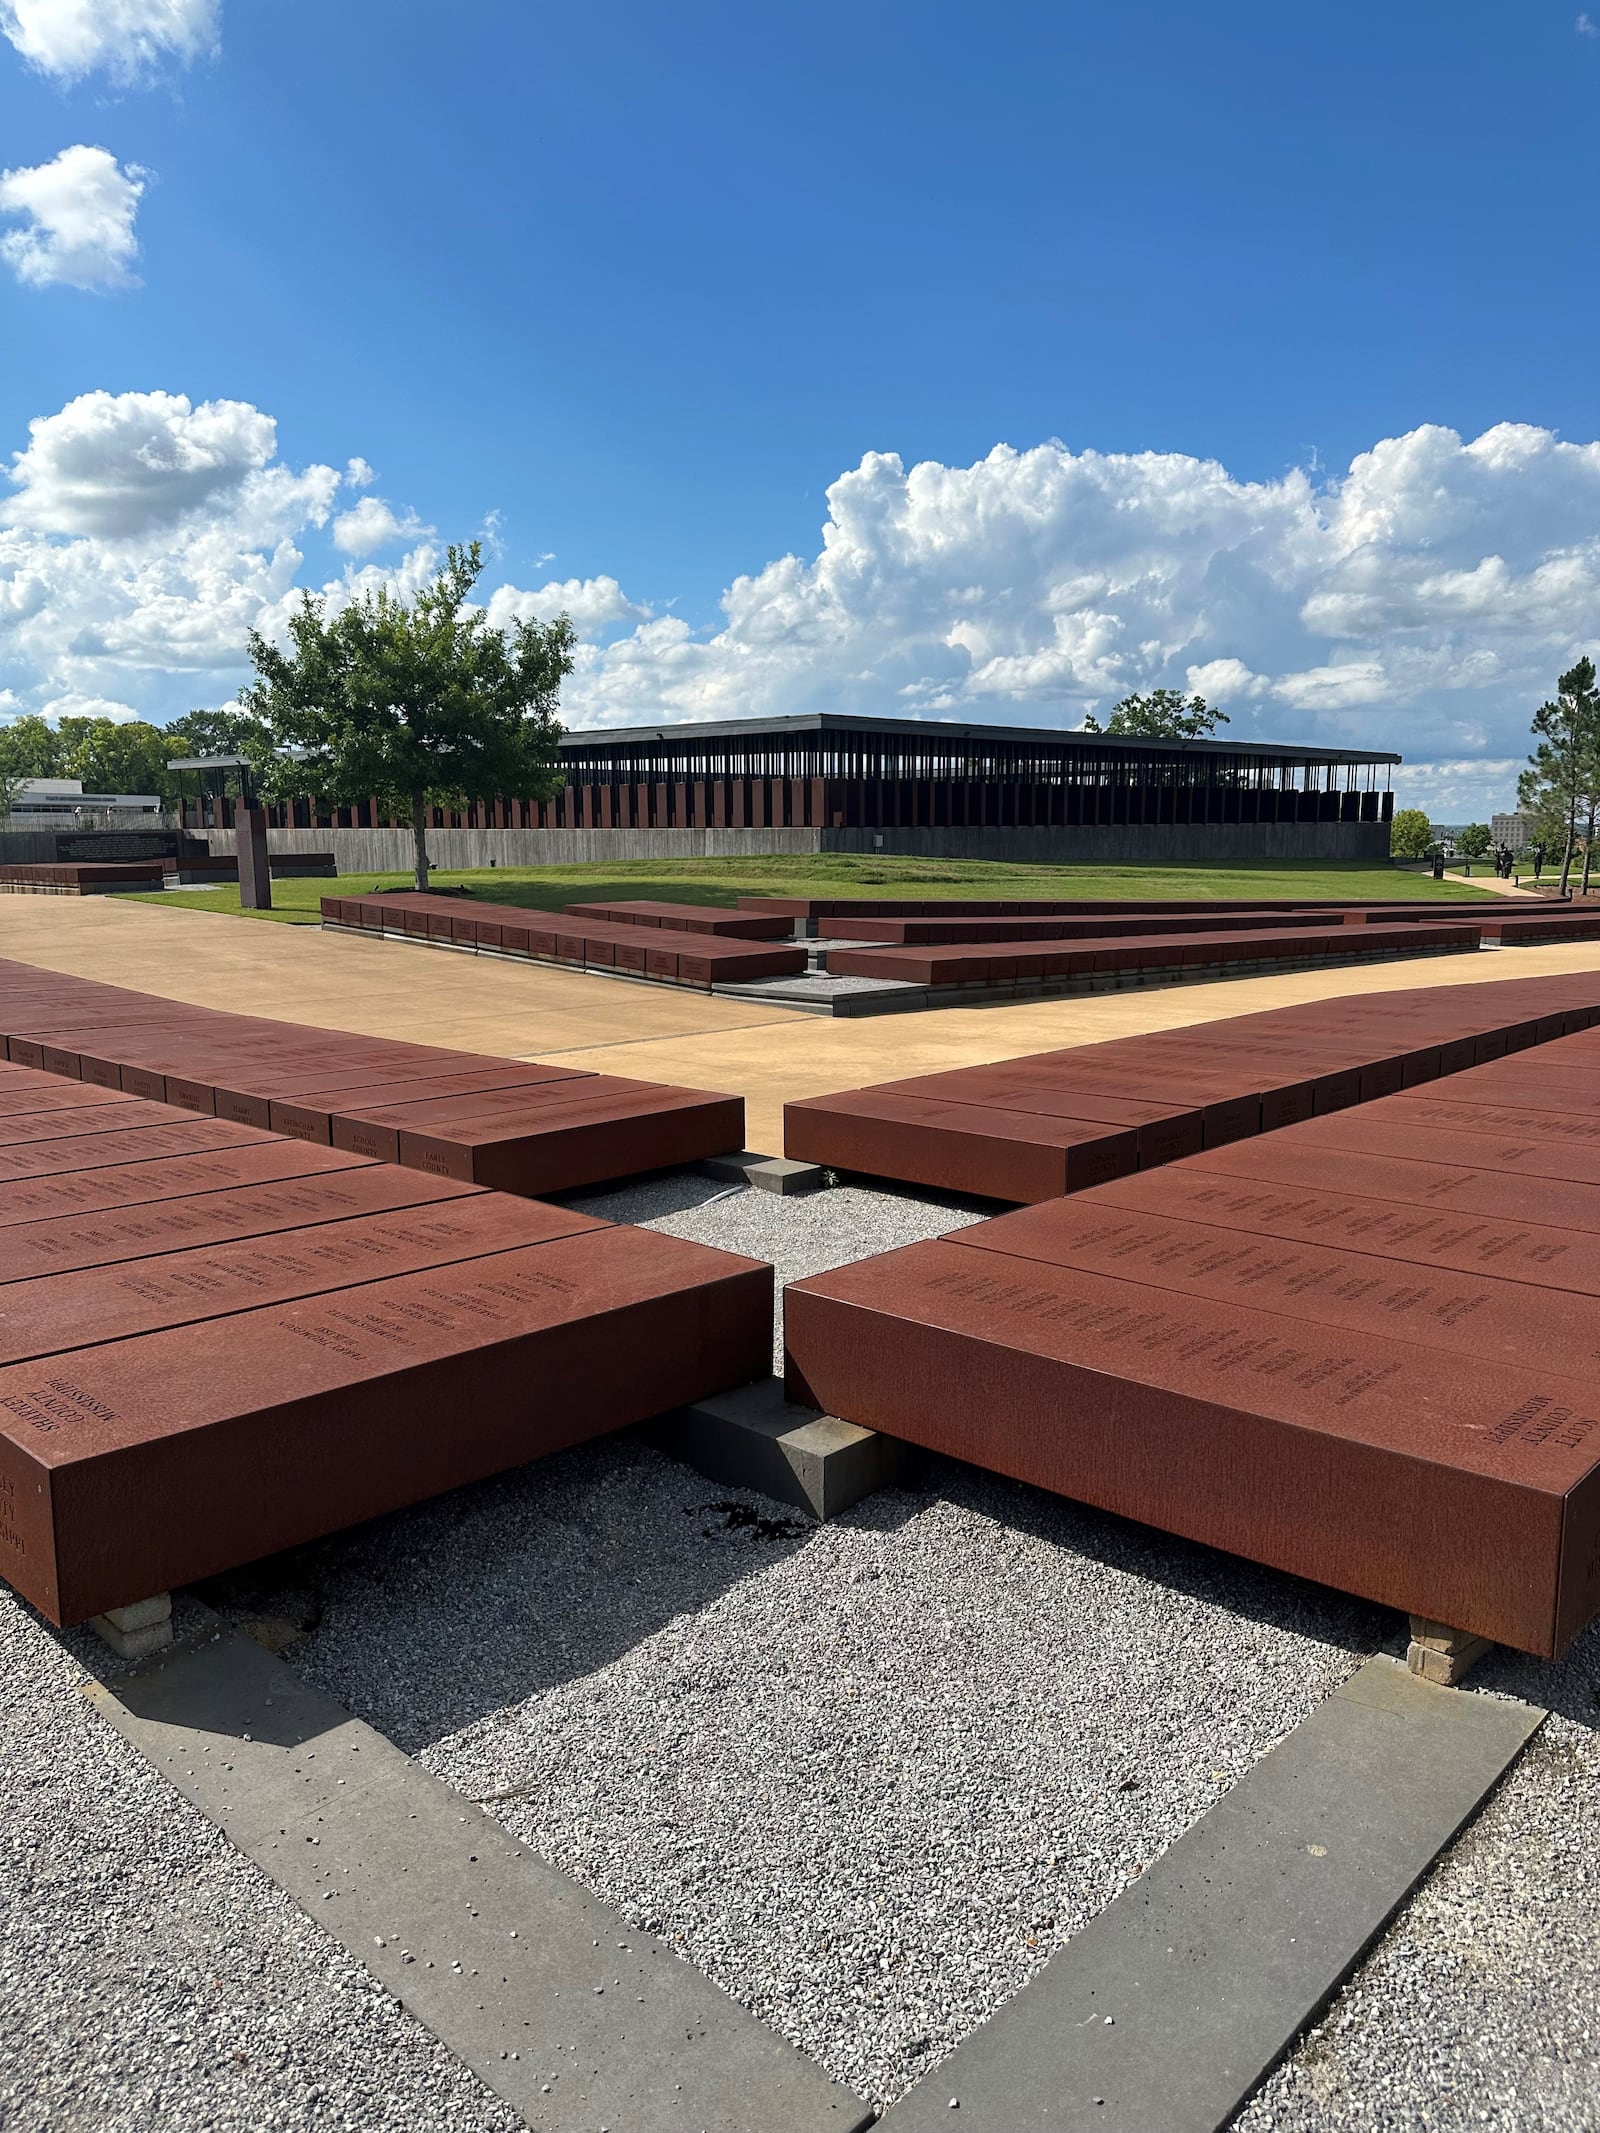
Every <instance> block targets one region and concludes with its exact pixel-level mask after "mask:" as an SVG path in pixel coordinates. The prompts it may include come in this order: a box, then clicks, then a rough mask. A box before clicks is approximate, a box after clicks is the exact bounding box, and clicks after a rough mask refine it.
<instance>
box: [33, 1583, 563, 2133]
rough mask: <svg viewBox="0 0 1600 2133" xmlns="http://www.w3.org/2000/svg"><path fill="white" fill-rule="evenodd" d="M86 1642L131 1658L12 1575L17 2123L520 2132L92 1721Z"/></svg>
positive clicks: (154, 2129)
mask: <svg viewBox="0 0 1600 2133" xmlns="http://www.w3.org/2000/svg"><path fill="white" fill-rule="evenodd" d="M95 1652H99V1654H100V1658H101V1659H103V1660H104V1662H105V1663H104V1665H103V1666H102V1665H101V1664H100V1663H99V1660H97V1659H95V1658H94V1657H93V1654H94V1653H95ZM79 1653H84V1654H88V1655H90V1657H91V1664H93V1665H94V1667H95V1670H96V1671H97V1672H101V1673H106V1672H112V1671H115V1670H116V1662H115V1661H114V1660H112V1659H111V1658H110V1655H109V1654H108V1653H105V1652H104V1650H103V1647H99V1646H97V1645H96V1644H95V1642H94V1640H93V1639H92V1638H91V1637H89V1636H88V1634H87V1633H83V1634H82V1635H81V1636H74V1637H72V1638H69V1639H68V1640H66V1642H65V1644H63V1642H62V1641H61V1640H60V1639H58V1638H57V1637H56V1636H55V1635H53V1634H52V1633H51V1632H49V1631H48V1630H47V1629H46V1628H45V1627H44V1626H43V1624H42V1623H40V1621H39V1620H38V1618H37V1617H36V1616H35V1615H34V1614H33V1613H32V1611H31V1610H30V1609H28V1608H27V1607H25V1606H24V1605H23V1604H22V1602H21V1601H19V1600H17V1599H15V1598H14V1597H13V1596H12V1595H11V1594H10V1593H9V1592H7V1591H5V1590H4V1589H0V1675H3V1677H4V1680H5V1694H4V1697H3V1698H0V2126H4V2127H5V2129H6V2133H45V2129H46V2128H48V2129H50V2133H64V2129H69V2128H70V2129H74V2133H76V2129H80V2128H81V2129H83V2133H175V2129H179V2128H183V2129H188V2133H201V2129H204V2133H278V2129H281V2133H304V2129H306V2128H308V2127H315V2128H317V2129H318V2133H330V2129H334V2133H419V2129H421V2128H428V2129H430V2133H431V2129H433V2128H436V2127H437V2128H444V2127H458V2128H461V2129H462V2133H510V2129H512V2128H514V2127H520V2126H521V2124H522V2120H521V2119H520V2118H519V2117H518V2116H517V2115H516V2114H515V2113H514V2112H511V2111H508V2110H507V2109H506V2108H505V2107H504V2106H503V2105H502V2104H501V2103H500V2102H499V2101H498V2099H497V2098H495V2097H494V2096H493V2095H491V2094H490V2093H489V2091H488V2090H486V2089H485V2088H483V2087H482V2086H481V2085H480V2084H479V2082H478V2081H477V2080H476V2079H475V2078H474V2077H473V2076H472V2075H471V2074H470V2073H469V2072H468V2071H467V2069H466V2068H465V2067H464V2066H463V2065H462V2064H461V2062H460V2061H459V2060H458V2059H456V2058H455V2057H454V2056H453V2054H451V2053H450V2052H448V2051H447V2050H445V2048H444V2047H443V2046H442V2045H440V2044H438V2043H436V2042H435V2041H434V2039H433V2038H432V2037H430V2036H429V2035H428V2033H427V2031H426V2030H424V2029H423V2028H422V2027H421V2026H420V2025H419V2024H418V2023H416V2022H414V2021H413V2020H412V2019H411V2018H410V2016H409V2015H407V2014H405V2013H403V2012H402V2010H401V2009H400V2007H399V2006H398V2004H397V2003H396V2002H395V2001H394V2000H392V1999H391V1998H390V1997H389V1995H388V1994H387V1993H386V1992H384V1991H383V1989H382V1988H381V1987H380V1986H379V1985H378V1984H377V1982H376V1980H375V1979H374V1978H373V1977H372V1976H371V1975H370V1973H369V1972H367V1971H366V1970H365V1969H363V1968H362V1966H361V1965H360V1964H359V1963H356V1962H353V1961H352V1960H351V1959H350V1957H349V1956H348V1955H346V1954H345V1953H344V1951H343V1950H342V1949H340V1948H338V1947H337V1946H336V1945H335V1944H334V1943H333V1942H332V1941H331V1940H329V1939H327V1938H325V1936H324V1935H323V1934H322V1933H320V1932H319V1931H318V1930H317V1928H316V1927H315V1926H313V1925H312V1924H311V1922H310V1921H309V1919H307V1918H306V1917H304V1916H303V1914H302V1913H301V1912H300V1911H299V1909H298V1908H297V1907H296V1906H295V1905H294V1904H293V1903H291V1902H290V1900H289V1898H288V1897H287V1896H285V1895H283V1894H282V1893H281V1892H280V1891H279V1890H278V1889H277V1888H275V1887H274V1886H273V1884H272V1883H271V1882H270V1881H269V1880H268V1879H267V1877H266V1876H265V1875H264V1874H262V1873H261V1872H260V1871H259V1870H258V1869H257V1868H256V1867H255V1866H253V1865H252V1864H251V1862H250V1861H249V1860H248V1859H246V1858H245V1857H244V1855H243V1854H242V1853H241V1852H237V1851H235V1850H234V1848H233V1847H232V1845H230V1844H229V1843H228V1842H227V1841H226V1839H225V1838H224V1837H223V1836H222V1834H221V1833H220V1831H218V1830H217V1829H216V1828H214V1827H213V1825H212V1824H211V1823H210V1822H208V1821H207V1820H206V1819H205V1817H204V1816H203V1815H201V1814H200V1813H199V1811H198V1810H197V1809H195V1808H193V1807H191V1806H189V1805H188V1803H187V1802H186V1801H184V1800H182V1799H181V1798H180V1797H179V1796H178V1794H177V1793H176V1792H174V1791H173V1790H172V1788H171V1787H170V1786H169V1785H168V1784H167V1783H166V1781H165V1780H164V1779H163V1778H160V1777H158V1776H157V1775H156V1773H155V1771H154V1770H153V1769H152V1768H151V1767H150V1765H149V1764H148V1763H147V1762H146V1761H145V1759H144V1758H143V1756H141V1755H140V1754H139V1753H138V1751H137V1750H136V1749H134V1748H133V1747H131V1746H130V1745H129V1744H128V1743H127V1742H126V1741H124V1740H123V1739H122V1738H121V1736H120V1735H119V1734H116V1733H114V1732H113V1731H112V1730H111V1728H110V1727H109V1726H108V1725H107V1724H106V1723H105V1722H104V1720H103V1719H101V1718H100V1717H99V1716H98V1715H97V1714H96V1713H95V1711H94V1710H93V1709H92V1707H91V1706H90V1705H89V1704H88V1703H87V1702H86V1701H85V1700H84V1698H83V1697H82V1696H81V1695H80V1694H79V1693H78V1686H79V1683H80V1682H82V1681H83V1680H85V1679H86V1678H87V1675H86V1670H85V1668H84V1666H83V1665H82V1664H81V1663H80V1659H79V1656H78V1655H79Z"/></svg>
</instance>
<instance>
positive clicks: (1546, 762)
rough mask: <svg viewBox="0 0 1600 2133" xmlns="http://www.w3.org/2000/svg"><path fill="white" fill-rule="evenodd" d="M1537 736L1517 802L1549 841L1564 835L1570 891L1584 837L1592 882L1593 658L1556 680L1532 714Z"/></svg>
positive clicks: (1597, 696)
mask: <svg viewBox="0 0 1600 2133" xmlns="http://www.w3.org/2000/svg"><path fill="white" fill-rule="evenodd" d="M1533 735H1534V747H1533V750H1532V753H1531V754H1530V755H1529V757H1528V767H1527V769H1526V770H1525V771H1524V772H1523V773H1522V775H1521V777H1519V778H1518V780H1517V805H1518V807H1519V808H1521V809H1522V810H1523V811H1524V813H1526V814H1530V815H1533V816H1534V817H1535V818H1536V819H1537V820H1538V822H1539V823H1540V825H1541V832H1542V834H1544V835H1546V836H1547V837H1548V841H1549V842H1551V843H1555V842H1557V841H1558V840H1559V842H1560V844H1561V848H1562V849H1561V893H1562V894H1563V895H1565V894H1566V891H1567V883H1568V881H1569V879H1570V878H1571V874H1572V854H1573V851H1574V849H1575V848H1576V846H1577V844H1578V842H1579V840H1580V838H1581V840H1582V842H1583V845H1584V867H1583V879H1584V886H1585V888H1587V886H1588V881H1589V857H1588V854H1589V849H1590V847H1591V846H1592V845H1593V843H1594V831H1595V816H1596V812H1597V810H1600V689H1597V688H1596V686H1595V670H1594V661H1593V660H1592V659H1580V660H1579V661H1578V663H1577V665H1576V666H1572V667H1569V668H1568V669H1567V671H1566V673H1565V674H1563V675H1562V676H1561V678H1560V679H1559V680H1558V681H1557V683H1556V693H1555V695H1554V696H1553V697H1552V698H1551V699H1550V701H1549V702H1547V703H1543V704H1541V705H1540V706H1539V708H1538V710H1537V711H1536V712H1535V713H1534V714H1533ZM1545 825H1548V830H1546V829H1545Z"/></svg>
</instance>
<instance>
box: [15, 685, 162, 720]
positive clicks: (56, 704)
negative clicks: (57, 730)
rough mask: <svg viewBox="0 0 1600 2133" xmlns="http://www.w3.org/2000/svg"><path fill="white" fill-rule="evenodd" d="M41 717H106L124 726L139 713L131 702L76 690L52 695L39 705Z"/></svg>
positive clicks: (53, 718)
mask: <svg viewBox="0 0 1600 2133" xmlns="http://www.w3.org/2000/svg"><path fill="white" fill-rule="evenodd" d="M39 715H40V717H41V718H48V719H50V720H51V721H54V720H56V719H58V718H108V719H110V720H111V722H112V724H113V725H116V726H125V725H127V724H128V722H129V720H130V719H136V718H137V717H138V716H139V714H138V712H137V711H135V710H134V708H133V706H132V705H131V704H121V703H118V702H117V700H116V698H115V697H114V696H82V695H79V694H78V692H77V691H76V690H73V691H71V692H69V693H68V694H67V695H66V696H53V697H51V699H50V701H49V702H48V703H44V704H41V705H40V706H39Z"/></svg>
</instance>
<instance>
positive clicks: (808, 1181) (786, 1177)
mask: <svg viewBox="0 0 1600 2133" xmlns="http://www.w3.org/2000/svg"><path fill="white" fill-rule="evenodd" d="M695 1168H696V1169H697V1170H698V1171H699V1172H700V1174H701V1176H702V1177H707V1178H719V1179H723V1180H725V1181H726V1182H727V1183H728V1184H730V1185H753V1186H754V1187H755V1188H756V1190H757V1191H758V1192H776V1193H783V1194H785V1195H788V1194H793V1193H800V1192H817V1191H819V1190H820V1189H821V1187H822V1184H823V1169H822V1165H821V1164H820V1163H796V1162H793V1161H791V1160H790V1158H789V1157H788V1156H784V1155H756V1154H754V1153H753V1152H752V1151H751V1150H750V1149H748V1148H741V1149H740V1150H739V1151H738V1152H737V1153H736V1154H733V1155H713V1156H708V1157H707V1158H706V1160H705V1161H704V1162H703V1163H697V1164H696V1165H695Z"/></svg>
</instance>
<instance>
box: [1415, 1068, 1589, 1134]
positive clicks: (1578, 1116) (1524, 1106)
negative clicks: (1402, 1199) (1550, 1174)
mask: <svg viewBox="0 0 1600 2133" xmlns="http://www.w3.org/2000/svg"><path fill="white" fill-rule="evenodd" d="M1480 1071H1482V1070H1481V1069H1479V1068H1474V1069H1473V1070H1472V1072H1473V1073H1477V1072H1480ZM1471 1080H1472V1073H1468V1074H1464V1075H1462V1076H1461V1081H1460V1083H1457V1082H1452V1083H1450V1084H1449V1086H1448V1087H1447V1088H1443V1089H1439V1090H1434V1089H1419V1090H1417V1091H1415V1092H1413V1093H1412V1094H1410V1095H1403V1096H1399V1097H1396V1098H1395V1102H1396V1103H1400V1104H1404V1106H1405V1109H1404V1111H1403V1112H1395V1111H1390V1110H1386V1111H1385V1112H1384V1113H1383V1117H1384V1119H1385V1121H1386V1122H1387V1123H1389V1124H1396V1123H1403V1124H1407V1125H1409V1124H1410V1122H1411V1120H1412V1119H1413V1118H1415V1119H1416V1120H1417V1122H1418V1123H1419V1124H1420V1125H1423V1126H1426V1127H1427V1128H1428V1129H1429V1131H1430V1132H1445V1133H1456V1132H1460V1133H1493V1134H1496V1135H1499V1134H1509V1135H1510V1136H1511V1137H1512V1138H1513V1139H1515V1140H1521V1139H1523V1138H1524V1137H1525V1136H1528V1135H1532V1136H1533V1137H1534V1138H1535V1139H1539V1138H1544V1139H1549V1140H1559V1141H1565V1142H1568V1143H1569V1144H1575V1145H1576V1146H1578V1147H1588V1148H1600V1104H1597V1105H1596V1106H1595V1108H1593V1109H1590V1110H1583V1109H1578V1108H1573V1109H1571V1110H1568V1109H1567V1108H1566V1107H1565V1106H1564V1105H1563V1106H1561V1108H1559V1109H1558V1108H1556V1106H1557V1103H1558V1101H1559V1094H1560V1092H1559V1091H1551V1092H1549V1096H1550V1101H1549V1102H1548V1103H1539V1102H1537V1101H1534V1102H1522V1101H1519V1100H1518V1099H1516V1098H1510V1099H1502V1100H1501V1101H1499V1102H1497V1101H1496V1100H1495V1098H1494V1096H1493V1095H1492V1094H1491V1093H1490V1092H1489V1091H1483V1092H1475V1091H1471V1090H1469V1089H1467V1088H1464V1087H1462V1086H1461V1084H1464V1083H1470V1082H1471ZM1458 1089H1460V1094H1459V1095H1458V1093H1457V1091H1458ZM1475 1095H1476V1096H1477V1098H1478V1100H1477V1101H1474V1100H1473V1098H1474V1096H1475Z"/></svg>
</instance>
